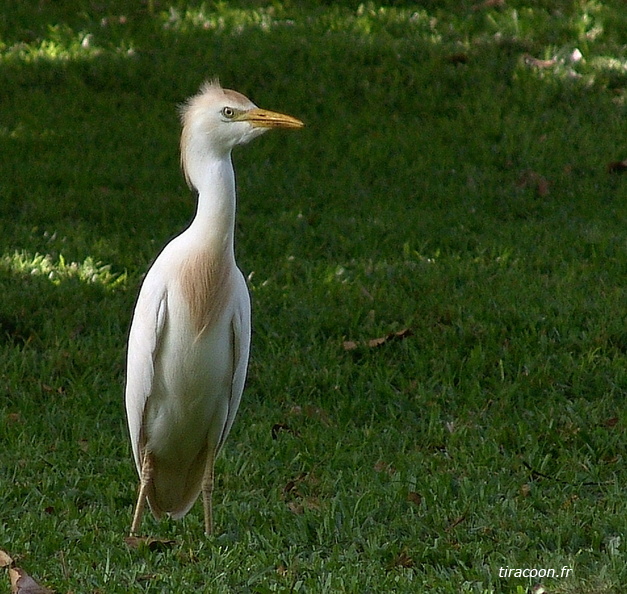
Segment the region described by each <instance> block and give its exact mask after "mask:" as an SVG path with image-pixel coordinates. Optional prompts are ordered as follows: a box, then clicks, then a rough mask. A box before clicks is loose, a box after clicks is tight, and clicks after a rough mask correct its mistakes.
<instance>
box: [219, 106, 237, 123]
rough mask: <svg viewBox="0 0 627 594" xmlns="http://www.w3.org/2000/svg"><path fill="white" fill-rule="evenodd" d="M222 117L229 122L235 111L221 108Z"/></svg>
mask: <svg viewBox="0 0 627 594" xmlns="http://www.w3.org/2000/svg"><path fill="white" fill-rule="evenodd" d="M222 115H223V116H224V117H225V118H227V119H229V120H231V119H233V118H234V117H235V110H234V109H233V108H232V107H223V108H222Z"/></svg>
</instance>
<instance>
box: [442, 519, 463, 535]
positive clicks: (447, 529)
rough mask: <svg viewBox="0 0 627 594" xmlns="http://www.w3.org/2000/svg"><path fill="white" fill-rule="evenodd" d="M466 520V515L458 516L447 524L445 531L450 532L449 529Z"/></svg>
mask: <svg viewBox="0 0 627 594" xmlns="http://www.w3.org/2000/svg"><path fill="white" fill-rule="evenodd" d="M465 520H466V516H459V517H458V518H455V519H454V520H453V521H452V522H451V523H450V524H449V526H448V527H447V528H446V531H447V532H450V531H451V530H453V529H454V528H457V526H459V525H460V524H461V523H462V522H464V521H465Z"/></svg>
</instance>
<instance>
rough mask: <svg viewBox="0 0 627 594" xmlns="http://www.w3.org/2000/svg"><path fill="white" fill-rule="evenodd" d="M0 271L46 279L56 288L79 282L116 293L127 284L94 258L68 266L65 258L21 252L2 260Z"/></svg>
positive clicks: (122, 275)
mask: <svg viewBox="0 0 627 594" xmlns="http://www.w3.org/2000/svg"><path fill="white" fill-rule="evenodd" d="M0 268H2V269H4V270H5V271H7V272H12V273H15V274H20V275H29V276H40V277H44V278H46V279H48V280H49V281H50V282H51V283H52V284H54V285H59V284H60V283H62V282H63V281H64V280H68V279H73V278H75V279H78V280H80V281H81V282H84V283H87V284H98V285H102V286H103V287H106V288H108V289H115V288H116V287H119V286H120V285H122V284H123V283H124V282H125V280H126V274H125V273H123V274H114V273H112V272H111V266H110V265H109V264H102V263H101V262H95V261H94V259H93V258H92V257H91V256H87V257H86V258H85V260H83V262H66V260H65V258H64V257H63V255H61V254H60V255H59V256H58V257H57V258H53V257H52V256H51V255H49V254H34V255H31V254H29V253H27V252H24V251H21V252H14V253H13V254H3V255H2V256H0Z"/></svg>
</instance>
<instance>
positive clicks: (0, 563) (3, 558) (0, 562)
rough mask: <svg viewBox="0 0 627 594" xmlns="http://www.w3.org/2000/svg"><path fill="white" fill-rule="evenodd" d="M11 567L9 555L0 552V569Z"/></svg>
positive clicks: (11, 562)
mask: <svg viewBox="0 0 627 594" xmlns="http://www.w3.org/2000/svg"><path fill="white" fill-rule="evenodd" d="M11 565H13V559H12V558H11V556H10V555H9V553H7V552H5V551H2V550H0V567H10V566H11Z"/></svg>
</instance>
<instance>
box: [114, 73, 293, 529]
mask: <svg viewBox="0 0 627 594" xmlns="http://www.w3.org/2000/svg"><path fill="white" fill-rule="evenodd" d="M181 119H182V124H183V131H182V135H181V165H182V169H183V173H184V175H185V178H186V180H187V182H188V184H189V185H190V186H191V187H192V189H194V190H196V191H197V192H198V207H197V210H196V215H195V217H194V219H193V221H192V223H191V224H190V226H189V227H188V228H187V229H186V230H185V231H184V232H183V233H181V234H180V235H179V236H178V237H176V238H174V239H173V240H172V241H171V242H170V243H169V244H168V245H166V247H165V248H164V249H163V251H162V252H161V254H160V255H159V256H158V257H157V259H156V260H155V262H154V264H153V265H152V267H151V268H150V270H149V271H148V273H147V275H146V278H145V280H144V282H143V285H142V287H141V290H140V292H139V297H138V299H137V304H136V306H135V312H134V315H133V321H132V324H131V329H130V334H129V340H128V353H127V377H126V413H127V418H128V427H129V432H130V437H131V443H132V447H133V456H134V458H135V464H136V466H137V471H138V473H139V478H140V487H139V496H138V498H137V504H136V506H135V513H134V515H133V523H132V526H131V535H135V534H137V532H138V530H139V526H140V523H141V519H142V514H143V510H144V506H145V502H146V500H148V503H149V505H150V508H151V509H152V512H153V514H154V516H155V517H156V518H160V517H161V516H162V515H163V514H164V513H165V514H168V515H170V516H172V517H173V518H176V519H178V518H181V517H183V516H184V515H185V514H186V513H187V512H188V511H189V510H190V508H191V507H192V505H193V504H194V502H195V501H196V499H197V498H198V495H199V494H200V493H201V492H202V496H203V506H204V516H205V533H206V534H207V535H209V534H211V531H212V505H211V497H212V491H213V467H214V462H215V459H216V456H217V455H218V452H219V451H220V448H221V447H222V445H223V444H224V440H225V439H226V437H227V435H228V433H229V431H230V429H231V426H232V425H233V420H234V419H235V414H236V413H237V408H238V406H239V403H240V398H241V395H242V390H243V388H244V381H245V378H246V369H247V366H248V354H249V350H250V298H249V295H248V290H247V288H246V281H245V280H244V277H243V275H242V273H241V272H240V270H239V269H238V268H237V265H236V263H235V254H234V247H233V235H234V226H235V174H234V171H233V165H232V162H231V150H232V149H233V147H235V146H236V145H239V144H245V143H246V142H248V141H249V140H252V139H253V138H255V137H257V136H259V135H260V134H262V133H264V132H265V131H266V130H268V129H270V128H301V127H302V126H303V125H304V124H303V123H302V122H301V121H300V120H297V119H296V118H293V117H291V116H288V115H284V114H281V113H276V112H272V111H267V110H265V109H259V108H258V107H257V106H256V105H255V104H254V103H252V102H251V101H250V100H249V99H247V98H246V97H244V95H241V94H240V93H237V92H235V91H230V90H227V89H223V88H222V87H220V85H219V84H218V83H217V82H210V83H207V84H205V85H204V86H203V87H202V89H201V91H200V93H198V95H196V96H194V97H192V98H191V99H190V100H189V101H188V102H187V103H186V104H185V105H184V107H183V108H182V110H181Z"/></svg>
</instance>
